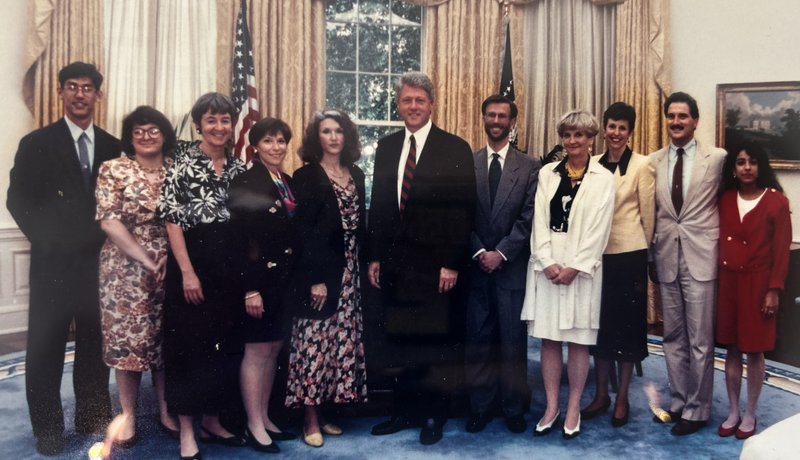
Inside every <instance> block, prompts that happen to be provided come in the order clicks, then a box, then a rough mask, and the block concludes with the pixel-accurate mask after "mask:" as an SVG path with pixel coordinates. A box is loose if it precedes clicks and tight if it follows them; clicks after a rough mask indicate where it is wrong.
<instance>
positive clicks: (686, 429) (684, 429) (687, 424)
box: [670, 419, 708, 436]
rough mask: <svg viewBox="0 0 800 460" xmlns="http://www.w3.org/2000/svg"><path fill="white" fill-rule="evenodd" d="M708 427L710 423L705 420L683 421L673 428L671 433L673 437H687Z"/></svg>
mask: <svg viewBox="0 0 800 460" xmlns="http://www.w3.org/2000/svg"><path fill="white" fill-rule="evenodd" d="M706 425H708V422H706V421H705V420H685V419H681V420H680V421H679V422H678V423H676V424H675V426H673V427H672V429H671V430H670V433H672V435H673V436H686V435H690V434H692V433H696V432H697V430H699V429H700V428H703V427H704V426H706Z"/></svg>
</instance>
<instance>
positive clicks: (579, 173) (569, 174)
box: [567, 162, 586, 180]
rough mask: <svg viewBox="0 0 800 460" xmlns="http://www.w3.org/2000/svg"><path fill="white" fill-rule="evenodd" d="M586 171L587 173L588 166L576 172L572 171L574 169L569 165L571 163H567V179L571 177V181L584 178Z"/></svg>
mask: <svg viewBox="0 0 800 460" xmlns="http://www.w3.org/2000/svg"><path fill="white" fill-rule="evenodd" d="M584 171H586V166H584V167H583V168H581V169H577V170H576V169H572V167H571V166H570V165H569V162H567V177H569V179H570V180H578V179H580V178H581V177H583V172H584Z"/></svg>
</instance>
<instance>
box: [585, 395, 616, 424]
mask: <svg viewBox="0 0 800 460" xmlns="http://www.w3.org/2000/svg"><path fill="white" fill-rule="evenodd" d="M610 405H611V398H610V397H609V396H606V399H605V401H603V404H601V405H600V407H598V408H597V409H584V410H582V411H581V418H582V419H583V420H591V419H593V418H595V417H597V416H598V415H600V414H603V413H605V411H607V410H608V407H609V406H610Z"/></svg>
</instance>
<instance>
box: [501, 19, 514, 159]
mask: <svg viewBox="0 0 800 460" xmlns="http://www.w3.org/2000/svg"><path fill="white" fill-rule="evenodd" d="M504 22H505V25H506V44H505V46H504V47H503V48H504V49H503V70H502V73H501V75H500V95H501V96H505V97H507V98H509V99H511V100H512V101H514V99H516V95H515V94H514V70H513V67H512V66H511V24H510V22H511V21H510V20H509V17H508V15H506V16H505V19H504ZM508 140H509V142H511V145H512V146H513V147H514V148H517V125H516V124H515V125H514V126H512V127H511V133H509V136H508Z"/></svg>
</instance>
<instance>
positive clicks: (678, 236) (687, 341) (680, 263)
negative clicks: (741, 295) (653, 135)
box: [651, 92, 725, 436]
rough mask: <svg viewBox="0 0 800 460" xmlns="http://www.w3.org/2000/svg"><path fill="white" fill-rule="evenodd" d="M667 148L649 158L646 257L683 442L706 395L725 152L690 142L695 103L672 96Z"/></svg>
mask: <svg viewBox="0 0 800 460" xmlns="http://www.w3.org/2000/svg"><path fill="white" fill-rule="evenodd" d="M664 115H665V116H666V118H667V131H668V133H669V138H670V144H669V145H668V146H667V147H665V148H663V149H661V150H658V151H657V152H654V153H652V154H651V161H652V163H653V166H654V167H655V170H656V233H655V236H654V237H653V243H652V248H651V253H652V256H653V259H654V261H655V264H656V269H657V273H658V278H659V281H660V282H661V302H662V307H663V311H664V355H665V358H666V362H667V374H668V376H669V383H670V392H671V396H672V403H671V406H670V413H671V415H672V418H673V420H678V423H677V424H676V425H675V426H673V427H672V430H671V431H672V434H673V435H676V436H684V435H688V434H692V433H694V432H696V431H697V430H699V429H700V428H702V427H704V426H705V425H706V424H707V422H708V418H709V416H710V415H711V402H712V396H713V379H714V367H713V354H714V313H715V305H716V279H717V252H718V246H717V243H718V239H719V215H718V213H717V192H718V190H719V184H720V179H721V171H722V163H723V161H724V159H725V150H723V149H720V148H716V147H712V146H707V145H705V144H702V143H700V142H698V141H697V140H696V139H695V138H694V131H695V129H696V128H697V122H698V120H699V118H700V114H699V110H698V109H697V102H696V101H695V100H694V98H692V97H691V96H690V95H688V94H686V93H680V92H678V93H673V94H671V95H670V96H669V97H668V98H667V100H666V102H664Z"/></svg>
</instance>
